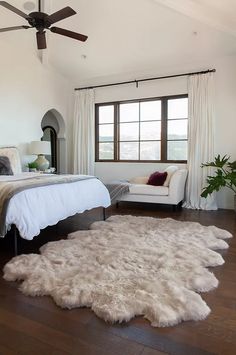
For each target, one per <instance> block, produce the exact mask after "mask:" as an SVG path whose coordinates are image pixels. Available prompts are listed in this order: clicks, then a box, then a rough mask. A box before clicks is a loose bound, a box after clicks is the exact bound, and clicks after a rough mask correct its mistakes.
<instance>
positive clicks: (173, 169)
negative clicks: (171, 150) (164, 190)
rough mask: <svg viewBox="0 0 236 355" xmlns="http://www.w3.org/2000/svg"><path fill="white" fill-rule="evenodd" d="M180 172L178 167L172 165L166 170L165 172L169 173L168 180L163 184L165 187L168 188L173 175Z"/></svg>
mask: <svg viewBox="0 0 236 355" xmlns="http://www.w3.org/2000/svg"><path fill="white" fill-rule="evenodd" d="M177 170H178V166H176V165H170V166H168V168H166V169H165V170H164V171H166V172H167V178H166V180H165V182H164V184H163V186H166V187H168V186H169V185H170V180H171V177H172V175H173V174H174V173H175V172H176V171H177Z"/></svg>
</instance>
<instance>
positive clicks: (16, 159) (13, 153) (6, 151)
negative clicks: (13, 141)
mask: <svg viewBox="0 0 236 355" xmlns="http://www.w3.org/2000/svg"><path fill="white" fill-rule="evenodd" d="M1 155H2V156H5V157H8V158H9V160H10V163H11V168H12V171H13V174H19V173H21V172H22V168H21V160H20V153H19V150H18V149H17V148H16V147H0V156H1Z"/></svg>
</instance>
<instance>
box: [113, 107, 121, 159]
mask: <svg viewBox="0 0 236 355" xmlns="http://www.w3.org/2000/svg"><path fill="white" fill-rule="evenodd" d="M119 151H120V147H119V103H116V104H115V105H114V160H115V161H118V160H119V158H120V157H119V156H120V153H119Z"/></svg>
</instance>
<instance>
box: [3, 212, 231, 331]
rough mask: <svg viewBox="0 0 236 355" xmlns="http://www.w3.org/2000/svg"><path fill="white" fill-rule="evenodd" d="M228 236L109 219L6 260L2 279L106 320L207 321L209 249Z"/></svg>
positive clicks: (218, 259) (189, 226) (215, 257)
mask: <svg viewBox="0 0 236 355" xmlns="http://www.w3.org/2000/svg"><path fill="white" fill-rule="evenodd" d="M231 237H232V235H231V234H230V233H229V232H227V231H225V230H222V229H219V228H217V227H214V226H210V227H204V226H202V225H200V224H199V223H193V222H178V221H175V220H173V219H170V218H165V219H158V218H151V217H133V216H113V217H110V218H108V219H107V220H106V221H102V222H96V223H93V224H92V226H91V228H90V230H88V231H78V232H75V233H72V234H70V235H69V236H68V239H67V240H60V241H57V242H50V243H48V244H46V245H44V246H43V247H42V248H41V250H40V251H41V255H38V254H29V255H20V256H17V257H15V258H13V259H12V260H11V261H10V262H8V263H7V264H6V265H5V267H4V278H5V280H8V281H16V280H23V282H22V283H21V285H20V290H21V291H22V292H23V293H24V294H25V295H29V296H42V295H50V296H51V297H52V298H53V299H54V301H55V302H56V304H57V305H58V306H61V307H63V308H69V309H71V308H74V307H84V306H85V307H91V309H92V310H93V311H94V312H95V313H96V315H97V316H98V317H101V318H103V319H104V320H106V321H110V322H123V321H126V322H127V321H129V320H130V319H131V318H132V317H134V316H140V315H143V316H144V317H145V318H146V319H148V320H149V321H150V322H151V324H152V326H154V327H165V326H173V325H175V324H177V323H179V322H181V321H187V320H200V319H204V318H206V317H207V315H208V314H209V312H210V309H209V307H208V306H207V304H206V303H205V302H204V301H203V299H202V298H201V296H200V295H199V292H206V291H210V290H212V289H214V288H215V287H217V285H218V281H217V279H216V278H215V276H214V275H213V273H211V272H210V271H209V270H208V269H207V268H208V267H212V266H217V265H222V264H223V263H224V260H223V258H222V256H221V255H220V254H219V253H217V252H215V250H219V249H227V248H228V244H227V243H226V242H225V241H224V240H223V239H228V238H231Z"/></svg>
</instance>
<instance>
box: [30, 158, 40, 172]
mask: <svg viewBox="0 0 236 355" xmlns="http://www.w3.org/2000/svg"><path fill="white" fill-rule="evenodd" d="M28 168H29V171H31V172H36V171H37V168H38V165H37V163H35V162H34V161H33V162H32V163H28Z"/></svg>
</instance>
